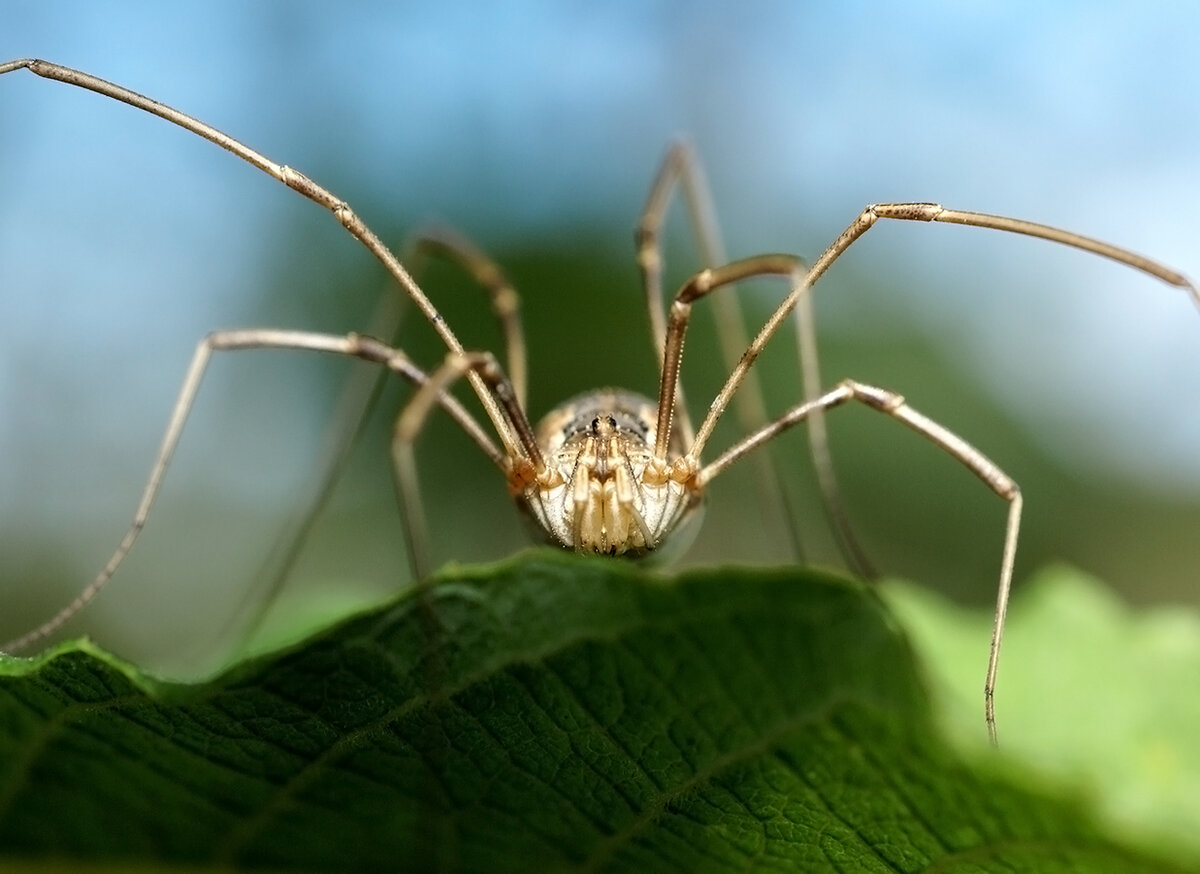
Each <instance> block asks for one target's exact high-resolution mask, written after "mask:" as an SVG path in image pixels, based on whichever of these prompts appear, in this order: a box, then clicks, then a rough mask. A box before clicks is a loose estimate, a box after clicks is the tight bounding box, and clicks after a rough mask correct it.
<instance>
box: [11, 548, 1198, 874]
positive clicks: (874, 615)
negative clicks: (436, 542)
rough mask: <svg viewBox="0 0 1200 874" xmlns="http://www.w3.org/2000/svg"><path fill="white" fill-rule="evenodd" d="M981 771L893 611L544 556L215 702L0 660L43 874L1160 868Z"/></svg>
mask: <svg viewBox="0 0 1200 874" xmlns="http://www.w3.org/2000/svg"><path fill="white" fill-rule="evenodd" d="M980 731H982V727H980ZM990 770H992V769H989V768H984V769H982V772H981V770H980V769H978V768H974V769H973V768H972V767H969V766H968V765H966V764H964V763H962V762H961V761H960V760H958V759H957V758H956V757H955V755H954V754H953V753H951V752H949V751H948V750H947V749H946V748H945V746H944V744H943V743H942V742H941V741H940V740H939V739H938V737H937V736H936V734H935V732H934V729H933V728H932V719H931V716H930V712H929V707H928V704H927V700H926V697H925V694H924V691H923V689H922V684H921V682H920V680H919V675H918V671H917V670H916V668H915V666H914V663H913V658H912V654H911V652H910V648H909V646H908V644H907V642H906V640H905V638H904V636H903V635H902V634H900V633H899V632H898V631H897V628H896V625H895V622H894V620H893V619H892V617H891V614H890V613H889V612H888V611H887V609H886V608H884V606H883V605H882V602H881V601H880V600H879V599H878V598H877V597H876V596H875V595H874V594H873V593H872V592H870V591H868V590H866V589H865V588H863V587H862V586H859V585H857V584H855V583H852V582H848V581H845V580H841V579H838V578H834V577H829V576H824V575H819V574H815V573H812V572H804V573H801V572H790V571H789V572H783V571H748V570H744V569H739V570H706V571H698V572H692V573H688V574H685V575H681V576H679V577H678V578H674V579H662V578H657V577H652V576H650V575H648V574H646V573H644V572H642V571H640V570H639V569H637V568H636V567H634V566H632V565H628V564H626V563H621V562H613V561H611V560H582V559H578V558H577V557H575V556H570V555H560V554H557V553H544V552H543V553H534V554H533V555H531V556H527V557H523V558H521V559H518V560H514V561H512V562H506V563H503V564H500V565H495V566H490V567H486V568H468V569H452V570H449V571H446V572H443V573H442V574H441V575H440V577H439V578H438V579H437V581H436V582H435V583H434V584H433V585H432V586H430V587H429V588H427V589H425V590H424V591H421V592H412V593H409V594H408V595H407V596H405V597H403V598H401V599H399V600H398V601H396V602H395V603H393V604H391V605H389V606H388V607H386V608H383V609H381V610H378V611H374V612H371V613H367V614H364V615H362V616H359V617H357V618H354V619H352V620H349V621H347V622H345V623H343V624H341V625H339V626H337V627H335V628H333V629H331V630H329V631H328V632H325V633H323V634H321V635H320V636H318V637H316V638H314V639H312V640H310V641H309V642H307V643H306V644H304V645H302V646H300V647H298V648H295V649H293V650H291V651H289V652H285V653H282V654H278V655H275V656H271V657H264V658H262V659H259V660H256V661H253V662H250V663H247V664H244V665H241V666H239V667H237V668H236V669H234V670H233V671H232V672H231V673H229V674H228V675H226V676H224V677H222V678H220V679H218V680H216V681H214V682H211V683H208V684H204V685H200V686H180V685H172V684H165V683H160V682H157V681H154V680H152V679H150V678H147V677H145V676H143V675H141V674H140V673H139V672H138V671H137V670H136V669H134V668H132V667H130V666H129V665H126V664H123V663H122V662H120V661H119V660H117V659H115V658H114V657H112V656H110V655H108V654H106V653H103V652H99V651H97V650H96V649H95V648H94V647H93V646H91V645H90V644H88V643H86V642H75V643H70V644H65V645H62V646H60V647H58V648H57V649H55V650H53V651H51V652H50V653H48V654H46V655H44V656H42V657H39V658H36V659H29V660H26V659H11V658H10V659H4V660H0V848H3V851H4V853H5V856H6V858H7V859H8V860H9V864H10V865H13V866H16V865H24V864H25V863H24V862H22V860H30V859H33V860H39V861H38V862H37V864H34V863H30V864H34V867H31V868H29V869H28V870H51V869H48V868H42V867H40V866H41V864H42V862H41V861H40V860H45V859H47V858H52V859H69V860H71V862H72V866H73V867H75V868H77V869H80V868H81V866H82V865H83V864H85V863H86V864H88V865H97V864H99V865H104V864H110V865H118V864H132V863H138V864H143V865H151V866H155V867H154V868H152V869H151V868H147V869H146V870H175V868H174V866H179V867H180V870H192V869H194V868H197V867H199V868H201V869H203V868H205V867H244V868H250V869H253V868H267V869H286V870H313V871H323V870H330V871H332V870H337V871H346V870H354V871H394V870H423V871H424V870H429V871H438V870H442V871H481V872H482V871H488V872H499V871H529V870H539V871H666V872H670V871H686V872H689V874H701V872H709V871H722V872H724V871H796V870H803V871H881V872H883V871H887V872H894V871H993V870H995V871H1010V872H1011V871H1039V872H1045V871H1058V870H1063V871H1065V870H1072V871H1078V870H1084V871H1093V870H1094V871H1139V870H1144V871H1166V870H1174V869H1172V868H1171V867H1170V866H1169V865H1167V864H1166V863H1160V862H1158V861H1156V860H1153V859H1146V858H1141V857H1138V856H1136V855H1134V854H1131V853H1129V852H1126V851H1124V850H1121V849H1118V848H1117V847H1115V846H1114V845H1113V844H1111V843H1110V842H1109V841H1108V840H1107V839H1105V838H1104V837H1102V836H1099V835H1098V834H1097V833H1096V831H1095V830H1094V829H1093V827H1092V826H1091V825H1090V824H1089V822H1088V821H1087V818H1086V817H1085V816H1084V815H1082V814H1080V813H1079V812H1078V811H1077V809H1076V808H1075V807H1073V806H1072V805H1070V804H1068V803H1065V802H1063V801H1061V800H1057V799H1054V798H1050V797H1046V796H1043V795H1040V794H1037V793H1034V792H1031V791H1029V790H1026V789H1022V788H1020V787H1019V786H1017V785H1016V784H1015V783H1013V782H1012V781H1011V780H1010V779H1008V778H1005V777H1000V776H996V775H995V774H990V773H987V772H988V771H990ZM0 870H4V869H0ZM8 870H18V868H16V867H12V868H9V869H8ZM19 870H25V868H23V867H22V868H20V869H19ZM97 870H103V868H100V869H97Z"/></svg>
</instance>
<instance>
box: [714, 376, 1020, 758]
mask: <svg viewBox="0 0 1200 874" xmlns="http://www.w3.org/2000/svg"><path fill="white" fill-rule="evenodd" d="M847 401H858V402H859V403H862V404H865V405H866V406H868V407H870V408H871V409H873V410H877V411H879V412H881V413H884V414H886V415H888V416H890V417H891V418H893V419H896V420H897V421H900V422H902V423H904V424H905V425H907V426H908V427H909V428H912V429H913V430H914V431H916V432H917V433H918V434H920V435H922V436H923V437H925V438H926V439H927V440H929V441H930V442H932V443H933V444H934V445H935V446H937V447H938V448H940V449H941V450H942V451H944V452H946V453H947V454H949V455H950V456H951V457H953V458H955V459H957V460H958V462H959V463H960V464H962V465H963V466H964V467H965V468H967V470H969V471H971V473H973V474H975V476H977V477H979V479H981V480H982V481H983V483H984V485H986V486H987V487H988V488H989V489H991V490H992V491H993V492H994V493H995V494H996V495H998V496H999V497H1001V498H1003V499H1004V500H1005V501H1007V502H1008V521H1007V522H1006V524H1005V529H1004V549H1003V553H1002V556H1001V561H1000V582H999V585H998V586H997V590H996V613H995V619H994V621H993V625H992V646H991V651H990V653H989V655H988V667H987V675H986V678H985V680H984V687H983V696H984V719H985V721H986V723H987V730H988V738H989V739H990V740H991V742H992V744H993V745H995V744H996V742H997V738H996V711H995V702H994V700H993V697H994V693H995V689H996V672H997V669H998V668H999V665H1000V641H1001V637H1002V636H1003V633H1004V617H1005V614H1006V613H1007V611H1008V593H1009V590H1010V588H1011V587H1012V576H1013V564H1014V561H1015V559H1016V554H1017V537H1018V533H1019V531H1020V526H1021V490H1020V488H1019V487H1018V486H1017V484H1016V483H1015V482H1014V481H1013V480H1012V479H1011V478H1010V477H1009V476H1008V475H1007V474H1006V473H1005V472H1004V471H1003V470H1001V469H1000V468H999V467H998V466H997V465H996V464H995V463H994V462H992V461H991V460H990V459H989V458H988V457H987V456H986V455H984V454H983V453H982V452H980V451H979V450H978V449H976V448H975V447H974V446H972V445H971V444H970V443H967V442H966V441H965V440H963V439H962V438H961V437H959V436H958V435H957V434H955V433H953V432H952V431H950V430H948V429H947V428H945V427H943V426H942V425H939V424H938V423H937V422H934V421H933V420H932V419H929V418H927V417H926V416H924V415H922V414H921V413H918V412H917V411H916V410H914V409H913V408H912V407H910V406H908V404H907V403H905V401H904V398H903V397H901V396H900V395H898V394H895V393H894V392H890V391H887V390H886V389H882V388H877V387H875V386H871V385H864V384H863V383H859V382H855V381H853V380H844V381H843V382H841V383H839V384H838V385H837V387H835V388H833V389H831V390H830V391H828V392H826V393H825V394H823V395H821V396H820V397H818V398H815V399H813V400H810V401H807V402H805V403H803V404H800V405H799V406H796V407H793V408H792V409H791V410H788V411H787V412H786V413H784V414H783V415H782V416H780V417H779V418H778V419H776V420H775V421H774V422H771V423H770V424H769V425H767V426H766V427H764V428H762V429H760V430H758V431H756V432H755V433H753V434H751V435H749V436H747V437H746V438H744V439H743V440H740V441H739V442H738V443H737V444H735V445H734V446H731V447H730V448H729V449H727V450H726V451H725V452H724V453H723V454H722V455H721V456H720V457H719V458H717V459H716V460H715V461H713V462H712V463H711V464H708V465H706V466H705V467H703V468H701V469H700V470H699V471H698V472H697V474H696V482H697V485H698V486H700V487H703V486H704V485H705V484H707V483H708V482H709V481H710V480H712V479H713V478H714V477H716V476H718V475H719V474H720V473H722V472H723V471H724V470H725V469H726V468H727V467H729V465H731V464H733V462H735V461H737V460H738V459H739V458H741V457H743V456H744V455H746V453H748V452H750V451H752V450H754V449H757V448H758V447H760V446H762V445H763V444H764V443H766V442H767V441H769V440H771V439H772V438H773V437H775V436H776V435H778V434H780V433H782V432H783V431H786V430H787V429H788V428H791V427H792V426H794V425H797V424H799V423H800V422H803V421H804V420H806V419H808V418H809V417H811V416H812V414H813V413H814V412H818V411H820V412H824V411H825V410H828V409H832V408H833V407H837V406H841V405H842V404H844V403H846V402H847Z"/></svg>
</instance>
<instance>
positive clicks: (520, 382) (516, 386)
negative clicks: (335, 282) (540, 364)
mask: <svg viewBox="0 0 1200 874" xmlns="http://www.w3.org/2000/svg"><path fill="white" fill-rule="evenodd" d="M404 252H405V256H406V257H405V258H404V262H405V263H406V264H408V265H409V269H410V270H411V271H412V272H414V273H416V272H417V267H419V265H420V263H421V257H422V256H425V255H432V256H435V257H438V258H443V259H445V260H447V261H450V262H451V263H453V264H456V265H458V266H459V267H460V268H461V269H462V270H464V271H466V273H467V274H468V275H469V276H470V277H471V279H473V280H474V281H475V283H476V284H477V285H479V286H480V287H481V288H483V290H484V291H486V292H487V294H488V299H489V300H490V301H491V305H492V313H493V315H495V317H496V321H497V322H499V324H500V330H501V332H502V333H503V334H504V350H505V369H506V372H507V374H508V379H509V382H511V383H512V387H513V393H514V394H515V395H516V396H517V402H518V403H520V405H521V406H522V407H524V406H525V405H526V399H527V398H528V385H529V376H528V374H529V364H528V359H529V356H528V351H527V347H526V344H525V329H524V327H523V325H522V323H521V298H520V295H518V294H517V290H516V289H515V288H513V286H512V283H510V282H509V281H508V278H507V277H506V276H505V275H504V272H503V271H502V270H501V269H500V267H499V265H497V264H496V262H495V261H493V260H492V259H491V258H490V257H489V256H488V255H487V253H486V252H483V251H482V250H481V249H479V248H478V247H477V246H475V244H473V243H472V242H471V241H470V240H468V239H467V238H466V237H463V236H461V235H460V234H457V233H455V232H454V231H451V230H449V229H448V228H437V227H431V228H426V229H424V230H421V231H418V232H417V233H416V234H414V235H413V237H412V238H411V239H410V240H409V241H408V243H407V245H405V247H404Z"/></svg>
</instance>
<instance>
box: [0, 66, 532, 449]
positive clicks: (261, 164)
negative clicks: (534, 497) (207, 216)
mask: <svg viewBox="0 0 1200 874" xmlns="http://www.w3.org/2000/svg"><path fill="white" fill-rule="evenodd" d="M15 70H29V72H31V73H33V74H35V75H37V76H41V77H43V78H45V79H51V80H54V81H58V82H63V83H65V84H67V85H74V86H76V87H79V88H85V89H87V90H89V91H95V92H96V93H97V94H102V95H104V96H105V97H110V98H112V99H113V100H119V101H121V102H122V103H127V104H129V105H130V106H133V107H135V108H137V109H141V110H143V111H144V112H148V113H150V114H151V115H157V116H158V117H159V118H162V119H164V120H166V121H169V122H171V123H172V124H176V125H179V126H180V127H182V128H183V129H184V130H187V131H190V132H191V133H194V134H196V135H197V136H200V137H203V138H204V139H206V140H208V141H209V142H211V143H214V144H215V145H218V146H220V147H221V148H223V149H225V150H226V151H228V152H231V153H233V154H234V155H236V156H237V157H239V158H241V159H242V160H243V161H245V162H247V163H248V164H252V165H253V166H255V167H257V168H258V169H260V170H262V171H263V172H264V173H266V174H268V175H270V176H273V177H275V178H276V179H278V180H279V181H280V182H282V183H283V184H284V185H286V186H288V187H289V188H291V189H293V190H295V191H297V192H299V193H300V194H302V195H304V196H305V197H307V198H308V199H309V200H311V201H313V202H314V203H317V204H319V205H320V206H323V207H325V208H326V209H328V210H329V211H330V212H332V213H333V214H334V215H335V216H336V217H337V220H338V221H339V222H341V223H342V226H343V227H345V228H346V230H348V231H349V232H350V233H351V235H353V236H354V237H355V239H357V240H358V241H359V242H361V243H362V244H363V245H364V246H366V248H367V249H368V250H369V251H370V252H371V254H373V255H374V256H375V257H376V258H377V259H379V261H380V263H381V264H383V266H384V268H385V269H386V270H387V271H388V273H389V274H390V275H391V276H392V277H393V278H394V279H395V280H396V282H397V283H398V284H399V285H400V287H401V288H402V289H404V291H405V292H406V293H407V294H408V296H409V298H410V299H411V300H412V301H413V303H415V304H416V305H417V308H418V309H419V310H420V311H421V313H422V314H423V315H424V316H425V318H426V319H427V320H428V321H429V324H430V325H432V326H433V329H434V330H435V331H436V332H437V334H438V336H439V337H441V338H442V341H443V342H444V343H445V344H446V347H447V348H448V349H449V350H450V351H451V352H462V351H463V346H462V344H461V343H460V342H459V341H458V338H457V337H456V336H455V335H454V332H453V331H452V330H451V329H450V326H449V325H447V324H446V321H445V320H444V319H443V318H442V316H441V314H440V313H439V312H438V311H437V308H436V307H435V306H434V305H433V303H432V302H431V301H430V300H429V298H428V297H426V295H425V292H423V291H422V290H421V288H420V286H418V285H417V283H416V282H415V281H413V278H412V277H411V276H410V275H409V274H408V271H407V270H405V269H404V266H403V265H402V264H401V263H400V261H399V259H397V258H396V256H395V255H394V254H392V252H391V250H390V249H388V247H387V246H385V245H384V244H383V241H382V240H380V239H379V237H378V236H377V235H376V234H375V232H374V231H372V230H371V229H370V228H369V227H367V226H366V224H364V223H363V221H362V219H360V218H359V217H358V216H357V215H356V214H355V213H354V211H353V210H352V209H351V208H350V205H349V204H347V203H346V202H345V201H344V200H341V199H339V198H337V197H335V196H334V195H333V194H331V193H330V192H329V191H327V190H326V189H324V188H322V187H321V186H320V185H318V184H317V183H315V182H313V181H312V180H311V179H309V178H308V177H307V176H305V175H304V174H303V173H300V172H298V171H296V170H293V169H292V168H291V167H288V166H286V165H283V164H277V163H275V162H274V161H272V160H271V159H270V158H267V157H266V156H265V155H262V154H260V153H259V152H256V151H255V150H254V149H251V148H250V147H249V146H246V145H244V144H243V143H240V142H238V141H237V140H235V139H234V138H233V137H231V136H229V135H228V134H224V133H222V132H221V131H219V130H217V129H216V128H214V127H211V126H209V125H207V124H205V123H204V122H202V121H199V120H198V119H195V118H193V117H192V116H190V115H186V114H185V113H182V112H180V111H179V110H177V109H173V108H172V107H170V106H167V105H165V104H163V103H159V102H158V101H156V100H151V99H150V98H148V97H144V96H142V95H141V94H138V93H137V92H135V91H130V90H129V89H128V88H123V87H121V86H120V85H116V84H114V83H112V82H107V81H105V80H104V79H100V78H98V77H96V76H92V75H90V74H88V73H84V72H81V71H79V70H72V69H71V68H69V67H63V66H59V65H58V64H52V63H50V62H48V61H43V60H38V59H35V58H20V59H18V60H15V61H9V62H7V63H0V75H4V74H5V73H11V72H13V71H15ZM467 380H468V381H469V382H470V383H471V387H472V388H473V389H474V391H475V394H476V395H477V396H478V397H479V401H480V403H482V404H483V407H484V410H485V411H486V412H487V416H488V418H489V419H491V421H492V425H493V426H494V427H495V428H496V433H497V434H499V436H500V442H501V443H502V444H504V448H505V450H506V451H507V452H509V453H512V452H516V451H519V450H518V449H517V438H516V435H515V434H513V433H512V431H511V430H510V428H509V423H508V421H507V419H506V418H505V417H504V415H503V413H502V412H501V411H500V407H499V406H498V405H497V403H496V401H495V399H494V398H493V397H492V395H491V394H490V393H489V392H488V390H487V387H486V386H485V385H484V383H483V380H482V379H480V377H479V375H478V374H476V373H475V372H474V371H471V372H469V373H468V374H467Z"/></svg>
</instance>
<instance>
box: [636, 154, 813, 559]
mask: <svg viewBox="0 0 1200 874" xmlns="http://www.w3.org/2000/svg"><path fill="white" fill-rule="evenodd" d="M676 188H678V189H680V191H682V193H683V200H684V205H685V207H686V209H687V214H688V218H689V222H690V224H691V229H692V234H693V236H694V237H695V239H696V242H697V244H698V246H699V250H700V259H701V262H702V265H703V266H704V267H708V268H711V267H716V266H718V265H721V264H724V263H726V261H727V260H728V258H727V256H726V254H725V247H724V245H723V244H722V241H721V232H720V229H719V227H718V225H717V218H716V210H715V209H714V207H713V199H712V192H711V191H710V189H709V186H708V180H707V179H706V178H705V175H704V168H703V165H702V164H701V163H700V160H699V159H698V158H697V157H696V153H695V151H694V150H693V149H692V148H691V146H690V145H689V144H687V143H686V142H676V143H674V144H673V145H672V146H671V148H670V149H669V150H668V151H667V155H666V157H665V158H664V159H663V162H662V166H661V167H660V168H659V171H658V175H657V176H656V177H655V179H654V183H653V185H652V186H651V189H650V194H649V196H648V197H647V199H646V206H645V208H644V209H643V210H642V215H641V218H640V219H639V220H638V225H637V229H636V231H635V234H634V241H635V245H636V246H637V264H638V269H639V271H640V272H641V274H642V286H643V288H644V289H645V293H646V305H647V310H648V313H649V317H650V329H651V337H652V339H653V342H654V351H655V354H657V355H661V353H662V350H663V348H664V345H665V343H666V333H667V327H666V316H665V312H664V307H663V292H662V271H663V258H662V242H661V233H662V226H663V223H664V221H665V219H666V213H667V209H668V207H669V205H670V200H671V196H672V194H673V193H674V191H675V189H676ZM713 307H714V310H715V313H716V321H717V342H718V343H719V345H720V350H721V358H722V360H723V361H724V363H725V367H726V368H727V369H732V368H733V366H734V365H735V364H736V363H737V360H738V356H740V355H741V354H742V350H743V349H745V348H746V345H747V343H748V342H749V338H748V337H747V336H746V328H745V320H744V318H743V315H742V308H741V306H740V304H739V299H738V297H737V296H735V295H721V296H719V297H717V298H715V299H714V301H713ZM816 384H817V385H818V386H819V384H820V380H819V379H818V380H817V381H816ZM734 404H735V413H736V414H737V417H738V421H739V423H740V424H741V427H742V430H743V431H745V432H750V431H754V430H756V429H758V428H761V427H762V426H763V425H764V424H766V423H767V421H768V420H769V416H768V415H767V407H766V402H765V400H764V398H763V392H762V387H761V385H760V384H759V382H758V379H757V375H756V374H751V376H750V377H749V379H748V380H747V382H746V385H745V387H744V389H743V391H742V392H740V393H739V394H738V396H737V399H736V400H735V401H734ZM674 419H675V422H676V425H675V427H676V428H677V429H678V430H679V433H680V434H681V435H682V439H683V444H684V445H685V446H690V445H691V442H692V439H693V438H694V436H695V429H694V428H693V426H692V422H691V417H690V415H689V414H688V409H687V404H686V402H685V394H684V391H683V388H682V387H679V388H678V389H677V391H676V395H675V416H674ZM814 445H815V444H814ZM758 458H759V461H758V462H757V468H756V471H757V475H758V479H759V488H760V490H761V493H762V494H763V495H766V496H769V497H768V498H767V501H768V502H769V503H771V504H774V505H775V506H776V507H778V510H779V512H780V514H781V516H782V518H783V519H784V520H785V523H786V527H787V530H788V534H789V536H790V537H791V539H792V551H793V553H794V554H795V557H796V559H797V560H799V561H803V559H804V548H803V545H802V543H801V541H800V526H799V524H798V521H797V518H796V513H795V510H794V509H793V507H792V506H791V502H790V501H789V500H788V497H787V493H786V492H785V491H784V490H783V488H782V487H781V485H780V483H781V482H782V479H781V478H780V476H779V473H778V471H777V470H776V466H775V462H774V460H773V458H772V457H771V455H770V453H763V454H762V455H760V456H758Z"/></svg>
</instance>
